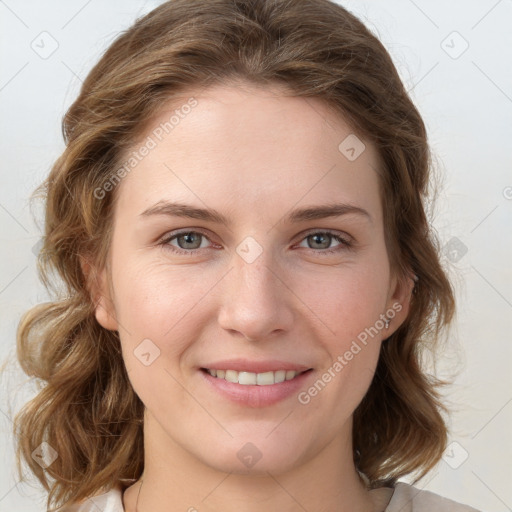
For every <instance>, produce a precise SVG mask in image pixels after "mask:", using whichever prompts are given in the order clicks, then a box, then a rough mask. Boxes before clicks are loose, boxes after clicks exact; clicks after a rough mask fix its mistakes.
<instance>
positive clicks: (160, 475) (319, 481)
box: [123, 414, 391, 512]
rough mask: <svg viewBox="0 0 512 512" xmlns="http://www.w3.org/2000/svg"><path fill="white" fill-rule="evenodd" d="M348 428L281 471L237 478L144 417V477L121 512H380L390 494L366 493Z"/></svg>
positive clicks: (253, 472) (349, 425)
mask: <svg viewBox="0 0 512 512" xmlns="http://www.w3.org/2000/svg"><path fill="white" fill-rule="evenodd" d="M351 428H352V423H351V421H350V422H347V424H346V425H345V426H344V428H343V432H340V433H339V435H337V436H336V437H335V438H333V439H332V441H331V442H330V443H329V444H327V445H325V446H323V447H322V449H321V450H319V451H318V452H316V453H315V454H314V456H311V457H309V458H308V457H304V459H303V460H301V461H300V463H296V464H293V466H292V467H291V468H290V469H288V470H286V471H279V470H271V469H270V468H268V467H267V468H265V467H264V466H263V465H261V466H262V469H260V470H258V471H256V470H255V469H256V467H257V465H255V466H254V467H253V468H252V469H251V470H248V471H246V472H245V473H241V472H240V470H239V468H237V469H233V470H232V471H222V470H219V469H218V468H215V467H212V466H211V465H209V464H205V463H204V462H203V461H200V460H198V458H197V457H195V456H193V455H192V454H191V453H190V452H189V451H187V450H186V449H185V448H183V447H182V446H180V445H178V444H177V443H175V442H174V441H173V440H172V439H171V438H170V437H169V435H168V434H167V433H166V432H165V431H163V429H162V428H161V426H160V424H159V423H158V422H156V421H155V420H154V418H153V417H152V416H151V415H150V414H147V415H146V418H145V425H144V452H145V466H144V467H145V469H144V474H143V476H142V477H141V479H140V480H139V481H137V482H136V483H135V484H134V485H132V486H131V487H129V488H128V489H127V490H126V491H125V492H124V495H123V502H124V508H125V511H126V512H149V511H151V512H172V511H175V510H186V511H191V512H193V511H194V510H200V511H201V512H214V511H218V510H222V511H223V512H235V511H237V512H239V511H240V510H244V512H261V510H262V509H263V510H279V511H282V512H296V511H297V510H315V511H318V512H323V511H325V512H332V511H336V512H349V511H350V512H381V510H384V508H385V506H384V505H383V504H385V503H387V501H389V498H390V492H391V490H390V489H388V490H382V491H383V492H377V491H371V492H369V491H368V490H367V489H366V488H365V485H364V484H363V482H362V480H361V479H360V477H359V475H358V473H357V471H356V469H355V466H354V463H353V456H352V438H351ZM347 434H348V435H347ZM162 447H163V449H162ZM205 449H207V447H205ZM262 460H263V458H262ZM235 470H236V471H238V472H236V473H235V472H234V471H235ZM141 483H142V485H141ZM388 491H389V492H388Z"/></svg>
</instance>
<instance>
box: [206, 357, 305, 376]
mask: <svg viewBox="0 0 512 512" xmlns="http://www.w3.org/2000/svg"><path fill="white" fill-rule="evenodd" d="M201 368H208V369H210V370H236V371H237V372H251V373H265V372H277V371H278V370H295V371H296V372H304V371H306V370H309V369H310V368H311V366H304V365H302V364H296V363H291V362H289V361H279V360H276V359H273V360H266V361H249V360H248V359H241V358H239V359H224V360H223V361H215V362H212V363H208V364H205V365H201Z"/></svg>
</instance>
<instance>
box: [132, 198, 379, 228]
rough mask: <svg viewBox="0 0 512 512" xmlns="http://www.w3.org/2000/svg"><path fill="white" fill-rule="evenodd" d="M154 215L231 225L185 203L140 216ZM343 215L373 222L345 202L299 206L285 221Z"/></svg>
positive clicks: (214, 213)
mask: <svg viewBox="0 0 512 512" xmlns="http://www.w3.org/2000/svg"><path fill="white" fill-rule="evenodd" d="M153 215H168V216H174V217H185V218H189V219H198V220H203V221H208V222H214V223H218V224H226V225H229V220H228V218H227V217H225V216H224V215H222V214H221V213H220V212H218V211H217V210H214V209H213V208H197V207H195V206H191V205H188V204H184V203H174V202H168V201H159V202H158V203H156V204H155V205H153V206H151V207H149V208H147V209H146V210H144V211H143V212H142V213H141V214H140V215H139V216H140V217H151V216H153ZM343 215H358V216H360V217H362V218H366V219H367V220H368V221H369V222H373V221H372V217H371V215H370V214H369V213H368V212H367V211H366V210H365V209H363V208H360V207H359V206H355V205H351V204H345V203H332V204H326V205H319V206H309V207H306V208H299V209H296V210H293V211H292V212H290V213H288V214H287V215H285V217H284V219H283V221H284V222H285V223H290V224H293V223H298V222H304V221H308V220H318V219H326V218H328V217H341V216H343Z"/></svg>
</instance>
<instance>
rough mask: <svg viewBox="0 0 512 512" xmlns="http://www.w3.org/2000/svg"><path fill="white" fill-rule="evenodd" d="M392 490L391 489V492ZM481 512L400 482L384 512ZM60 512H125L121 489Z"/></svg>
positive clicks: (114, 489) (117, 488)
mask: <svg viewBox="0 0 512 512" xmlns="http://www.w3.org/2000/svg"><path fill="white" fill-rule="evenodd" d="M391 490H392V489H390V491H391ZM433 511H435V512H480V511H478V510H477V509H475V508H472V507H470V506H468V505H463V504H461V503H457V502H455V501H452V500H449V499H447V498H443V497H442V496H439V495H438V494H434V493H433V492H430V491H423V490H421V489H418V488H416V487H414V486H412V485H409V484H406V483H404V482H398V483H397V484H396V485H395V487H394V491H393V493H392V495H391V499H390V501H389V503H388V505H387V507H386V509H385V510H384V512H433ZM59 512H124V507H123V499H122V492H121V488H119V487H114V488H113V489H111V490H110V491H109V492H106V493H104V494H99V495H98V496H95V497H94V498H89V499H88V500H86V501H85V502H83V503H81V504H75V505H72V506H68V507H64V508H61V509H60V511H59Z"/></svg>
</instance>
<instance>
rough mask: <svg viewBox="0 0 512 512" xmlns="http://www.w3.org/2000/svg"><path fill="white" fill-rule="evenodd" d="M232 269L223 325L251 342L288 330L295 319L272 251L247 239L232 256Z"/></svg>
mask: <svg viewBox="0 0 512 512" xmlns="http://www.w3.org/2000/svg"><path fill="white" fill-rule="evenodd" d="M258 246H259V247H258ZM231 267H232V269H231V271H230V272H229V273H228V275H227V276H226V281H225V283H224V292H223V295H222V303H221V306H220V312H219V323H220V325H221V326H222V327H223V328H224V329H227V330H231V331H238V332H240V333H241V334H243V335H244V336H245V337H247V338H251V339H262V338H264V337H266V336H269V335H270V334H271V333H272V332H274V331H276V330H287V329H289V327H290V326H291V325H292V316H293V315H292V312H291V310H290V302H289V300H288V299H289V297H287V288H286V286H285V285H284V283H283V278H282V277H281V278H279V277H278V275H279V269H278V268H277V265H276V264H275V261H274V260H273V256H272V251H271V250H263V247H262V246H261V245H259V244H258V245H256V243H255V240H254V239H252V240H247V239H246V240H244V241H243V242H242V243H241V244H240V245H239V246H238V247H237V249H236V253H235V254H233V258H232V262H231Z"/></svg>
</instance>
